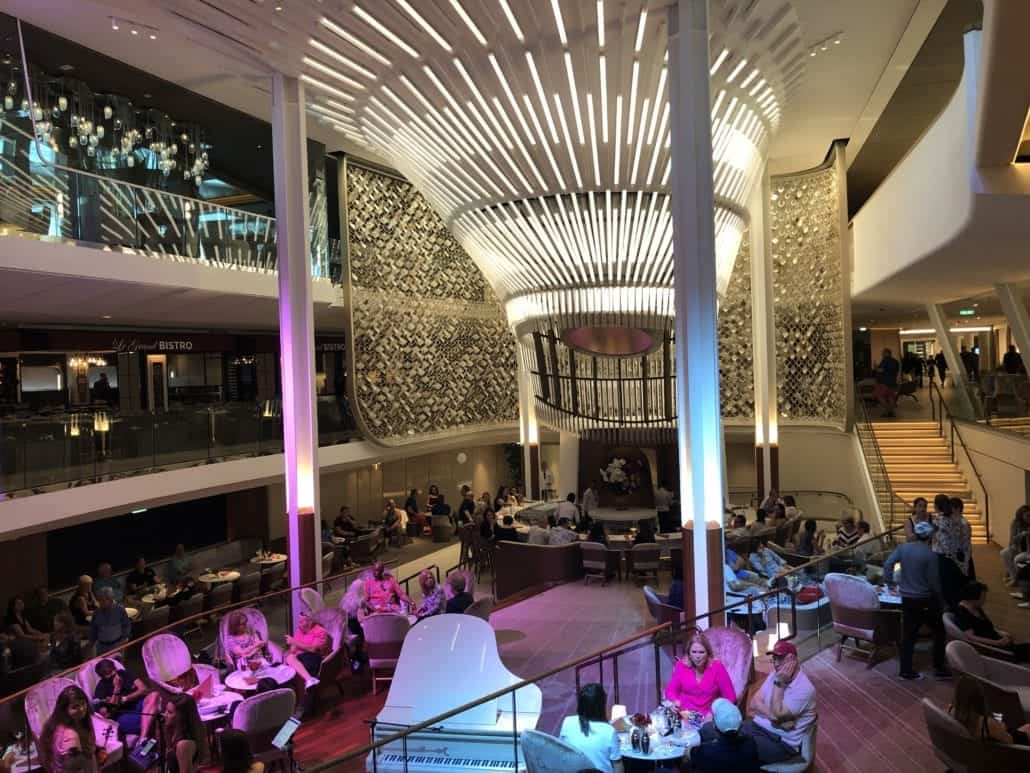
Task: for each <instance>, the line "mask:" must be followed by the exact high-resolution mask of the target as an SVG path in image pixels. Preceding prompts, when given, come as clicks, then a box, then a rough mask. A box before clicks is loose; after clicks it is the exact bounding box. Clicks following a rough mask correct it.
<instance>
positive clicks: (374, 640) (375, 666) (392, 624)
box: [361, 613, 411, 695]
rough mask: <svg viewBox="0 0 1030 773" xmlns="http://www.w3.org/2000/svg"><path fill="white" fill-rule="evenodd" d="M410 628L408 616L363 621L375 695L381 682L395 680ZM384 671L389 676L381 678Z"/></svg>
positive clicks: (380, 616)
mask: <svg viewBox="0 0 1030 773" xmlns="http://www.w3.org/2000/svg"><path fill="white" fill-rule="evenodd" d="M410 627H411V624H410V623H409V622H408V617H407V615H398V614H394V613H386V614H379V615H369V616H368V617H366V618H365V619H364V620H362V621H361V628H362V630H364V632H365V652H366V654H367V655H368V665H369V668H370V669H371V670H372V694H373V695H375V694H376V692H377V691H378V686H379V682H389V681H390V680H391V679H393V671H394V669H395V668H396V667H397V659H398V658H400V656H401V647H402V646H403V644H404V637H405V636H407V635H408V629H409V628H410ZM384 671H385V672H388V673H389V676H380V673H382V672H384Z"/></svg>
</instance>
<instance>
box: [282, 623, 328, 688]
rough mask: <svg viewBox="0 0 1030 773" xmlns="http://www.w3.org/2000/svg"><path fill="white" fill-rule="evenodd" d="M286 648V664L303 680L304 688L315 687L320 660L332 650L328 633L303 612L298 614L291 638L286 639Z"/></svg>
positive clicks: (320, 664) (320, 666) (320, 665)
mask: <svg viewBox="0 0 1030 773" xmlns="http://www.w3.org/2000/svg"><path fill="white" fill-rule="evenodd" d="M286 646H287V647H289V654H287V655H286V664H287V665H288V666H290V667H292V668H293V670H294V671H296V672H297V675H298V676H299V677H300V678H301V679H303V680H304V687H305V688H308V687H314V686H315V685H317V684H318V672H319V670H321V668H322V658H324V657H325V656H326V655H328V654H329V650H330V649H331V648H332V639H330V638H329V632H328V631H326V629H325V628H323V627H322V626H320V625H319V624H318V623H316V622H315V620H314V618H313V617H312V616H311V613H310V612H308V611H303V612H301V613H300V621H299V622H298V624H297V630H296V631H294V632H293V636H287V637H286Z"/></svg>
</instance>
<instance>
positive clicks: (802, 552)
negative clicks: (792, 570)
mask: <svg viewBox="0 0 1030 773" xmlns="http://www.w3.org/2000/svg"><path fill="white" fill-rule="evenodd" d="M815 529H816V523H815V521H814V520H812V519H811V518H809V519H808V520H807V521H805V525H804V526H803V527H802V529H801V531H800V533H799V534H798V541H797V546H796V548H795V550H796V552H797V554H798V555H799V556H814V555H815V554H816V553H820V552H822V551H821V550H820V549H819V544H818V541H817V540H816V536H815Z"/></svg>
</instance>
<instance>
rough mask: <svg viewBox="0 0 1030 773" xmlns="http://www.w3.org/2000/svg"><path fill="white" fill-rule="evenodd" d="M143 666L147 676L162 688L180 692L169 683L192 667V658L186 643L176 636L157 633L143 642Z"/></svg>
mask: <svg viewBox="0 0 1030 773" xmlns="http://www.w3.org/2000/svg"><path fill="white" fill-rule="evenodd" d="M143 665H144V667H145V668H146V669H147V675H148V676H149V677H150V678H151V679H153V680H154V681H155V682H157V683H158V684H160V685H161V686H162V687H163V688H165V689H166V690H169V691H171V692H182V691H181V690H180V689H178V688H177V687H174V686H173V685H171V684H169V682H171V681H172V680H173V679H175V678H176V677H178V676H182V675H183V674H185V673H186V672H187V671H189V670H190V668H192V667H193V657H192V656H191V655H190V648H189V647H187V646H186V642H184V641H183V640H182V639H180V638H179V637H178V636H176V635H175V634H172V633H159V634H157V635H156V636H151V637H150V638H149V639H147V640H146V641H145V642H143ZM197 676H198V677H199V676H200V674H199V673H198V674H197Z"/></svg>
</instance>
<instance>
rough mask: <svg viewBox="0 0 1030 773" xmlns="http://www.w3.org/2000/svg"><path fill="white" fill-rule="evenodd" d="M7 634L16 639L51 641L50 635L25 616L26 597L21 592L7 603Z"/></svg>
mask: <svg viewBox="0 0 1030 773" xmlns="http://www.w3.org/2000/svg"><path fill="white" fill-rule="evenodd" d="M4 626H5V628H6V630H7V634H8V635H9V636H12V637H13V638H15V639H27V640H29V641H34V642H40V643H42V642H45V641H49V639H50V637H49V636H47V635H46V634H45V633H43V632H42V631H37V630H36V629H35V628H33V627H32V625H31V624H30V623H29V621H28V619H27V618H26V617H25V599H24V598H22V596H21V594H18V595H16V596H13V597H12V598H11V600H10V601H9V602H8V603H7V618H6V619H5V620H4Z"/></svg>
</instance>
